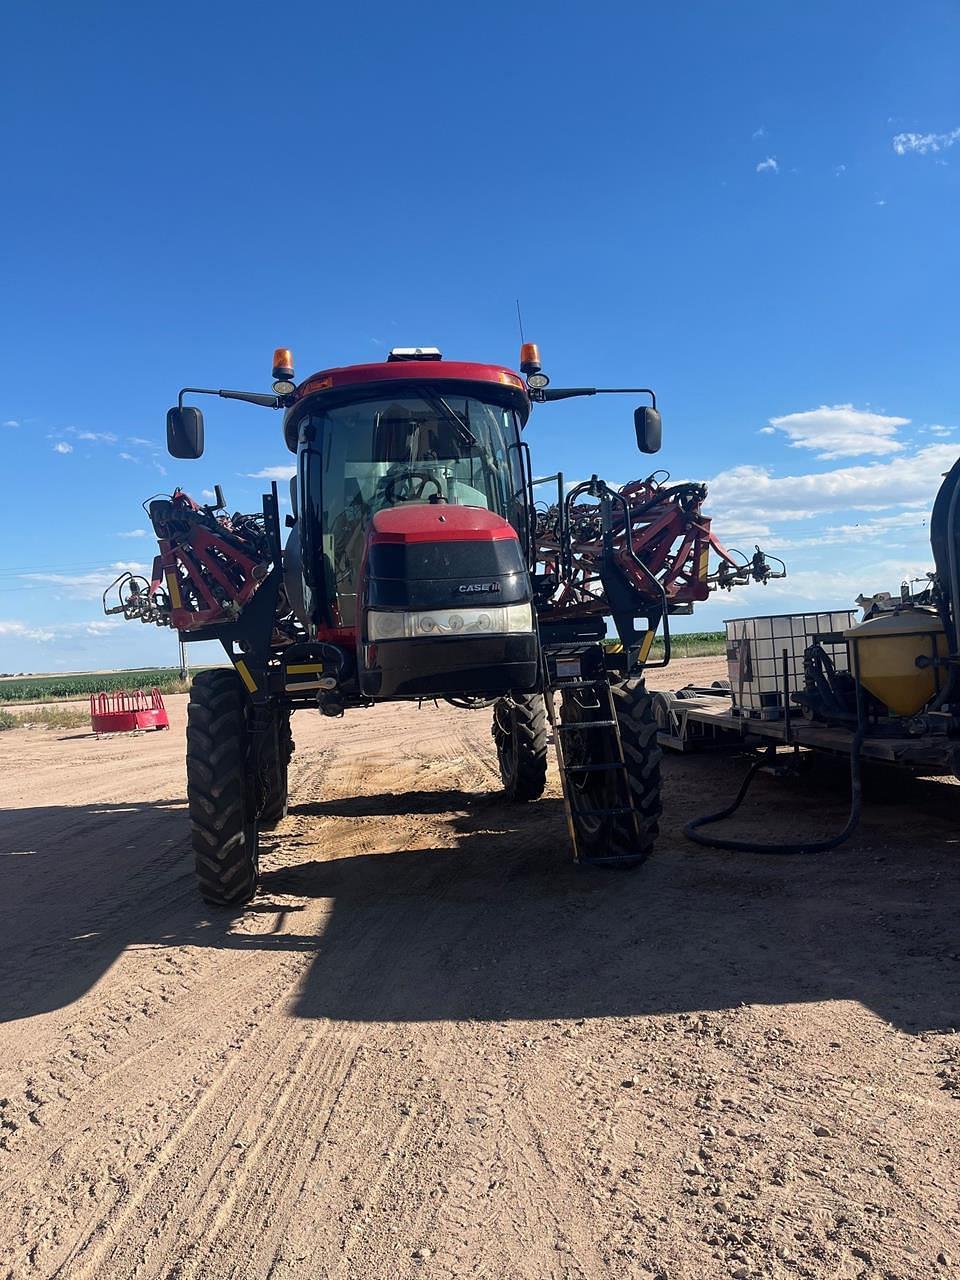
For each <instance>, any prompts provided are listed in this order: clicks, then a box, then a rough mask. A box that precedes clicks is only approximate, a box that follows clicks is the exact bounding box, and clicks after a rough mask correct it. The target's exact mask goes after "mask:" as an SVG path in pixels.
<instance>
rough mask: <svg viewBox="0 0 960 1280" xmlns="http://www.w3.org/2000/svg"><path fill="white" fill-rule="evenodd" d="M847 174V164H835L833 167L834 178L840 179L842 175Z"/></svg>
mask: <svg viewBox="0 0 960 1280" xmlns="http://www.w3.org/2000/svg"><path fill="white" fill-rule="evenodd" d="M846 172H847V166H846V165H845V164H835V165H834V166H833V176H834V177H835V178H839V177H840V175H841V174H844V173H846Z"/></svg>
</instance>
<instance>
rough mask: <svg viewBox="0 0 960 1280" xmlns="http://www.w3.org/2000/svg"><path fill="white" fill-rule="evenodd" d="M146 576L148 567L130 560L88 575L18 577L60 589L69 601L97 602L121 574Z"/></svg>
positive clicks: (47, 574) (24, 575) (44, 574)
mask: <svg viewBox="0 0 960 1280" xmlns="http://www.w3.org/2000/svg"><path fill="white" fill-rule="evenodd" d="M127 571H129V572H130V573H139V574H147V572H148V567H147V565H145V564H138V563H137V562H135V561H130V560H116V561H114V563H113V564H111V565H105V566H104V567H103V568H102V569H94V570H92V571H91V572H90V573H76V574H74V573H21V574H19V575H18V576H19V577H20V579H21V580H23V581H24V582H28V583H29V582H44V583H47V584H48V585H50V586H57V587H62V588H63V590H64V595H65V596H66V597H67V598H68V599H71V600H99V599H100V597H101V596H102V595H103V592H104V590H105V589H106V588H107V587H109V586H110V584H111V583H112V582H113V581H114V580H115V579H116V578H118V577H119V576H120V574H121V573H125V572H127Z"/></svg>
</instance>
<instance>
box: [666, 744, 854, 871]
mask: <svg viewBox="0 0 960 1280" xmlns="http://www.w3.org/2000/svg"><path fill="white" fill-rule="evenodd" d="M863 737H864V729H863V727H861V728H859V729H858V730H857V732H856V733H855V734H854V735H853V741H852V742H851V743H850V813H849V815H848V817H847V822H846V825H845V826H844V828H843V830H842V831H840V832H839V833H838V834H837V835H835V836H831V837H830V838H829V839H828V840H802V841H799V842H797V843H789V844H765V843H762V842H760V841H756V840H721V839H720V837H719V836H705V835H702V834H701V831H700V828H701V827H708V826H710V824H711V823H714V822H722V821H723V819H724V818H729V817H730V816H731V815H732V814H734V813H736V811H737V810H738V809H739V808H740V805H741V804H742V803H743V799H744V796H745V795H746V794H747V792H748V791H749V789H750V784H751V783H752V782H753V780H754V778H755V777H756V776H757V772H758V771H759V769H760V768H761V766H762V765H763V764H764V761H765V759H766V757H765V756H761V757H760V758H759V760H755V761H754V763H753V764H752V765H751V766H750V768H749V770H748V772H747V776H746V777H745V778H744V780H743V782H742V783H741V784H740V790H739V791H738V792H737V797H736V799H735V800H734V802H733V804H728V805H727V807H726V808H725V809H721V810H720V811H719V812H718V813H708V814H705V815H704V816H703V817H702V818H693V819H691V821H690V822H688V823H687V825H686V826H685V827H684V829H683V830H684V834H685V835H686V836H688V837H689V838H690V839H691V840H694V841H696V843H697V844H702V845H706V846H707V848H709V849H728V850H731V851H733V852H735V853H787V854H791V853H792V854H796V853H826V852H827V850H828V849H836V847H837V846H838V845H841V844H843V842H844V840H848V839H849V838H850V836H852V835H853V833H854V831H855V830H856V828H857V823H858V822H859V821H860V804H861V800H862V797H863V785H862V781H861V777H860V748H861V747H862V746H863Z"/></svg>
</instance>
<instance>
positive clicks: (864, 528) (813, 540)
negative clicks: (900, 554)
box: [757, 499, 933, 551]
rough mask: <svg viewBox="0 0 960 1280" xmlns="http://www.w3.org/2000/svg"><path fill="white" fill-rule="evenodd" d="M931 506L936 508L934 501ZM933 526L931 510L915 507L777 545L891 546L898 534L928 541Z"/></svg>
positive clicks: (783, 540)
mask: <svg viewBox="0 0 960 1280" xmlns="http://www.w3.org/2000/svg"><path fill="white" fill-rule="evenodd" d="M930 505H931V506H932V505H933V502H932V499H931V503H930ZM929 524H930V511H929V510H928V509H923V508H913V509H910V510H907V511H897V512H894V514H893V515H888V516H872V517H868V518H867V519H864V520H857V521H856V522H854V523H850V524H837V525H828V526H827V527H826V528H825V529H822V530H820V531H818V532H811V533H809V534H807V535H805V536H804V537H800V538H777V539H776V545H777V549H778V550H787V551H790V550H802V549H803V548H805V547H829V546H846V545H848V544H849V543H857V542H872V541H874V540H875V539H877V538H883V539H884V540H885V542H886V543H887V545H890V543H889V539H890V537H891V536H896V535H897V534H911V533H912V534H915V535H917V536H920V535H923V538H924V540H925V539H926V537H927V529H928V527H929ZM757 536H758V537H762V536H764V535H763V534H758V535H757Z"/></svg>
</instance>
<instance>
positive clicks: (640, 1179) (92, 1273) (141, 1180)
mask: <svg viewBox="0 0 960 1280" xmlns="http://www.w3.org/2000/svg"><path fill="white" fill-rule="evenodd" d="M713 667H715V664H711V663H710V662H709V661H704V660H698V661H694V662H691V663H686V664H681V663H677V664H676V668H675V669H674V670H673V672H672V674H671V679H672V680H673V681H674V682H677V681H679V682H682V681H683V680H684V679H686V678H688V677H689V676H691V675H693V676H695V678H698V679H700V678H703V675H704V674H705V673H707V672H708V670H710V671H711V673H713V674H716V672H715V670H713V669H712V668H713ZM183 701H184V700H183V699H180V698H176V699H173V698H171V699H170V700H169V704H170V705H171V707H172V712H173V714H172V720H173V726H174V727H173V729H172V731H171V732H170V733H168V734H152V735H146V736H143V737H139V738H136V739H127V738H125V739H115V740H106V741H100V742H97V741H95V740H93V739H91V738H89V737H86V736H83V735H69V736H64V737H58V736H57V735H56V734H55V733H53V732H49V731H43V730H19V731H16V732H11V733H7V734H4V735H2V737H0V803H2V804H3V806H4V808H5V812H4V813H3V815H2V817H0V912H2V932H0V1016H2V1019H3V1022H2V1026H0V1276H2V1277H8V1278H15V1280H23V1278H25V1277H31V1278H32V1277H53V1276H56V1277H64V1278H65V1280H93V1278H94V1277H97V1278H98V1280H99V1278H100V1277H107V1278H109V1280H123V1278H126V1277H138V1278H142V1280H194V1278H197V1280H225V1278H227V1277H237V1278H238V1280H239V1278H240V1277H243V1278H245V1280H253V1278H256V1280H261V1278H263V1280H265V1278H267V1277H269V1278H270V1280H327V1278H332V1277H338V1278H341V1280H347V1278H353V1277H356V1278H357V1280H388V1278H393V1277H397V1278H399V1280H408V1278H409V1277H415V1276H416V1277H426V1278H433V1277H461V1276H463V1277H467V1276H469V1277H476V1278H479V1277H486V1278H487V1280H515V1278H516V1280H519V1278H521V1277H522V1278H523V1280H546V1278H548V1277H549V1278H551V1280H586V1278H591V1280H592V1278H593V1277H617V1278H620V1277H631V1278H633V1277H643V1278H644V1280H647V1278H649V1277H657V1276H659V1277H669V1280H699V1278H701V1277H702V1278H708V1277H709V1278H710V1280H713V1278H714V1277H728V1276H730V1277H752V1276H778V1277H792V1276H816V1277H821V1276H830V1277H833V1276H841V1277H865V1278H866V1277H869V1278H871V1280H872V1278H874V1277H884V1278H887V1280H894V1278H896V1280H900V1278H902V1277H914V1276H951V1275H956V1274H958V1273H960V1272H958V1260H960V1206H958V1187H957V1184H958V1178H957V1170H958V1167H960V1036H958V1035H957V1034H956V1032H955V1031H954V1030H953V1028H955V1027H957V1026H960V937H958V924H957V916H958V910H957V908H958V903H960V894H958V880H960V860H958V837H957V831H958V807H957V802H958V798H960V797H958V792H957V789H956V787H954V786H952V785H947V784H943V783H932V782H921V783H916V784H913V785H911V786H910V787H906V786H904V785H902V784H898V783H891V782H890V781H889V779H881V780H876V779H875V780H873V782H872V783H869V784H868V788H867V802H866V807H865V816H864V822H863V826H862V829H861V832H860V835H859V837H858V838H857V839H856V840H855V841H853V842H851V843H850V844H849V845H848V846H846V847H845V848H843V849H841V850H839V851H837V852H835V853H833V854H830V855H825V856H822V857H819V858H816V859H807V860H803V859H787V858H782V859H778V858H760V857H734V856H730V855H723V854H713V853H709V852H707V851H705V850H700V849H697V848H695V847H693V846H691V845H689V844H688V843H687V842H686V841H685V840H684V839H683V837H682V835H681V828H682V824H683V822H684V821H685V820H686V819H687V818H689V817H690V816H692V815H693V814H695V813H699V812H702V811H703V810H704V809H707V808H710V807H711V806H713V807H716V802H717V801H718V800H720V799H721V798H726V797H728V796H729V795H730V794H731V793H732V791H733V789H734V788H735V785H736V781H737V780H738V779H739V776H740V774H741V772H742V768H743V765H742V763H741V762H734V761H725V760H704V759H699V760H697V759H678V758H673V759H671V760H669V761H667V764H666V798H665V799H666V813H665V818H664V822H663V832H662V836H661V840H660V843H659V845H658V848H657V852H656V855H655V857H654V858H653V859H652V860H651V861H650V862H649V863H648V864H647V865H646V866H645V867H643V868H642V869H640V870H639V871H636V872H633V873H610V872H608V873H605V874H604V873H598V872H578V871H576V870H575V869H574V868H573V867H572V866H571V865H570V862H569V855H568V851H567V845H566V835H565V830H564V824H563V820H562V813H561V807H560V803H559V801H558V799H557V796H558V788H557V784H556V779H555V776H554V777H552V779H551V784H550V790H549V795H548V798H547V799H545V800H544V801H543V802H541V803H540V804H537V805H535V806H530V807H520V808H511V807H508V806H506V805H505V804H503V803H501V801H500V799H499V798H498V795H497V785H498V778H497V775H496V765H495V758H494V754H493V749H492V743H491V739H490V735H489V716H488V714H484V713H474V714H460V713H457V712H454V711H453V710H451V709H441V710H434V709H429V710H428V709H424V710H423V711H421V712H419V713H418V712H410V711H404V710H402V709H398V708H384V709H376V710H372V711H369V712H361V713H356V714H354V715H353V716H351V717H348V718H347V720H345V721H342V722H330V721H322V720H320V718H319V717H310V716H307V715H306V714H300V715H298V716H297V717H295V721H294V731H295V737H296V739H297V743H298V752H297V756H296V757H295V761H294V766H293V779H294V802H293V805H292V811H291V816H290V817H289V818H288V819H287V820H286V822H285V823H283V824H282V826H281V827H280V828H279V830H278V831H277V833H276V834H275V836H271V837H270V839H269V840H267V842H266V851H265V857H264V863H265V874H264V885H263V890H262V892H261V894H260V895H259V897H258V898H257V899H256V901H255V903H254V905H253V907H252V909H251V910H250V911H249V912H248V913H247V914H246V915H245V916H244V917H243V918H242V919H240V920H230V919H227V918H225V917H224V916H223V915H221V914H216V913H212V912H210V911H209V910H207V909H205V908H204V907H203V905H202V904H201V903H200V902H199V901H198V899H197V898H196V896H195V893H194V888H193V883H192V873H191V868H190V864H189V859H188V854H187V819H186V813H185V806H184V800H183V766H182V749H183V744H182V732H183V721H184V706H183ZM756 791H757V802H756V804H755V805H753V806H751V808H750V811H749V813H748V814H747V815H746V816H745V817H744V820H743V822H742V823H741V824H740V829H741V830H749V831H751V832H754V833H758V832H761V831H764V832H767V833H768V834H775V833H776V832H783V833H784V834H787V833H788V832H790V833H796V832H799V831H800V830H806V829H810V828H811V827H817V828H818V829H820V830H825V831H828V830H831V829H835V828H836V827H838V826H839V825H841V823H842V818H843V812H844V809H845V794H844V780H843V774H842V770H840V771H838V772H836V773H833V774H831V773H829V772H826V773H825V772H823V771H820V772H818V773H817V774H816V776H815V777H814V778H812V779H808V780H806V781H804V782H798V781H788V780H779V779H773V778H766V777H764V778H762V779H761V780H760V781H759V782H758V783H757V787H756Z"/></svg>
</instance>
